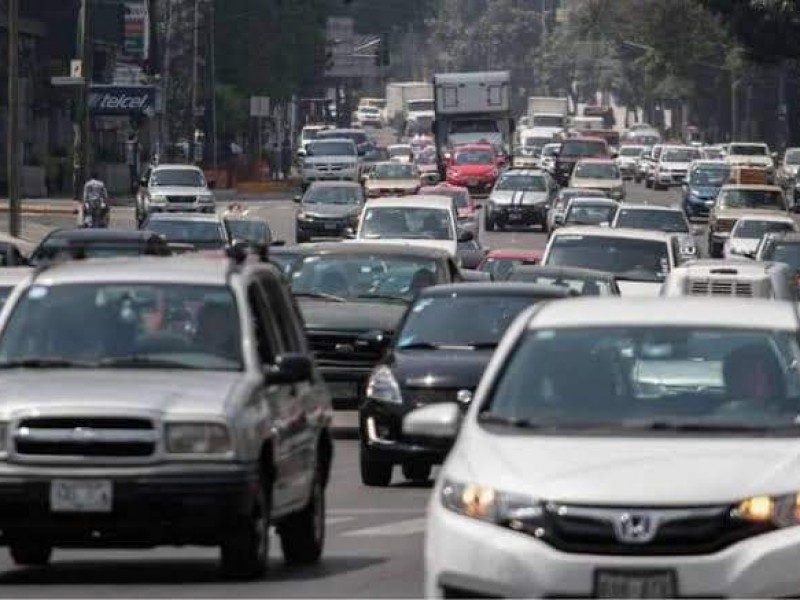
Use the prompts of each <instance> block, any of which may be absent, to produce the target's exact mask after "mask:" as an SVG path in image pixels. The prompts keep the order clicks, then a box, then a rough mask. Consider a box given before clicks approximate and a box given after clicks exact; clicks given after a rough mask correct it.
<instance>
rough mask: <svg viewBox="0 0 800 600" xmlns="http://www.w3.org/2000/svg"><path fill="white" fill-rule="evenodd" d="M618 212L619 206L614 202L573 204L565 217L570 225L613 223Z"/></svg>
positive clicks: (565, 220)
mask: <svg viewBox="0 0 800 600" xmlns="http://www.w3.org/2000/svg"><path fill="white" fill-rule="evenodd" d="M616 214H617V207H616V206H615V205H614V204H608V203H603V204H589V203H583V202H581V203H579V204H573V205H572V206H571V207H570V208H569V210H568V212H567V216H566V218H565V219H564V222H565V223H568V224H570V225H599V224H600V223H611V222H612V221H613V220H614V215H616Z"/></svg>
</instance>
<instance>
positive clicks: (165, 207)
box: [147, 202, 217, 214]
mask: <svg viewBox="0 0 800 600" xmlns="http://www.w3.org/2000/svg"><path fill="white" fill-rule="evenodd" d="M216 211H217V207H216V205H215V204H214V203H213V202H169V203H167V204H150V205H148V207H147V212H148V213H151V214H152V213H173V212H193V213H214V212H216Z"/></svg>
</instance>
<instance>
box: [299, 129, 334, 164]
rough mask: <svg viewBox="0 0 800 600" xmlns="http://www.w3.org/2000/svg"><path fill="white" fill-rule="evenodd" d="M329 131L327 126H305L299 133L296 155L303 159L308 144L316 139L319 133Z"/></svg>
mask: <svg viewBox="0 0 800 600" xmlns="http://www.w3.org/2000/svg"><path fill="white" fill-rule="evenodd" d="M327 129H330V127H328V126H327V125H306V126H305V127H303V129H302V130H301V131H300V148H299V149H298V150H297V155H298V156H300V157H303V156H305V155H306V149H307V147H308V144H309V142H311V141H312V140H315V139H316V138H317V134H318V133H319V132H320V131H325V130H327Z"/></svg>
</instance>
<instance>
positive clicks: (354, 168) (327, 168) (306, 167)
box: [301, 138, 361, 191]
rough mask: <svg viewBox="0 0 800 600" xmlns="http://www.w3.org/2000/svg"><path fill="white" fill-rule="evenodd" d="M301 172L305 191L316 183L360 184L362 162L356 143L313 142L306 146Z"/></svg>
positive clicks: (323, 140)
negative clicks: (346, 182)
mask: <svg viewBox="0 0 800 600" xmlns="http://www.w3.org/2000/svg"><path fill="white" fill-rule="evenodd" d="M301 172H302V177H303V190H304V191H305V190H306V189H307V188H308V186H310V185H311V184H312V183H314V182H315V181H354V182H358V183H360V177H361V171H360V161H359V157H358V149H357V148H356V144H355V142H354V141H353V140H350V139H347V138H341V139H339V138H333V139H319V140H312V141H311V142H309V143H308V145H307V146H306V155H305V157H304V158H303V166H302V169H301Z"/></svg>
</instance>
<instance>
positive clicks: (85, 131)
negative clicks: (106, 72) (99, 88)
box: [74, 0, 92, 200]
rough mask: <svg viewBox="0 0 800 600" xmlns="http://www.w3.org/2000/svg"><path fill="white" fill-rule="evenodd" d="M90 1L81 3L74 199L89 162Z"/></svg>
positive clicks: (77, 196)
mask: <svg viewBox="0 0 800 600" xmlns="http://www.w3.org/2000/svg"><path fill="white" fill-rule="evenodd" d="M91 23H92V0H82V2H81V24H80V25H81V48H80V52H81V76H82V77H83V85H82V87H81V98H80V108H81V110H80V119H81V120H80V125H79V126H78V128H77V131H76V134H77V135H76V138H77V139H76V142H77V144H76V145H77V146H78V147H77V148H76V150H77V152H76V158H77V160H76V161H75V162H76V165H75V166H76V167H77V169H76V173H75V177H74V181H75V190H74V191H75V199H76V200H78V199H80V194H81V190H82V189H83V185H84V184H85V183H86V181H87V180H88V179H89V162H90V161H91V156H92V149H91V134H92V129H91V123H92V121H91V110H90V108H89V94H90V91H91V85H92V31H91Z"/></svg>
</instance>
